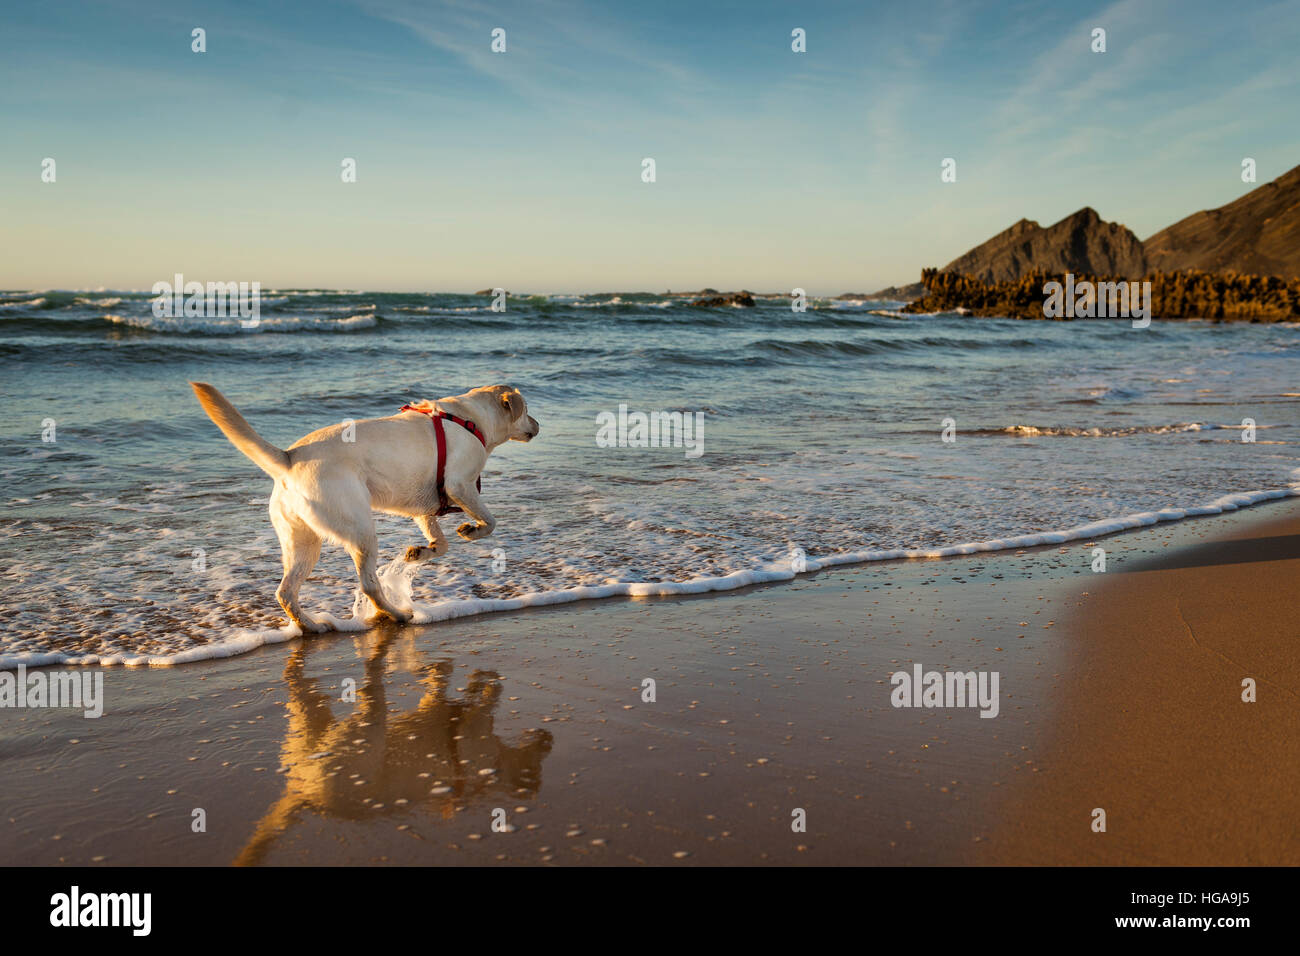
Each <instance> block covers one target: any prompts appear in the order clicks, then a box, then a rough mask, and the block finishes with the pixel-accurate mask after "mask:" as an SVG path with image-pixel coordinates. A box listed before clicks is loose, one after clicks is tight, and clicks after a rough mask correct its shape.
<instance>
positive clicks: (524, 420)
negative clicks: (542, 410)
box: [487, 385, 542, 441]
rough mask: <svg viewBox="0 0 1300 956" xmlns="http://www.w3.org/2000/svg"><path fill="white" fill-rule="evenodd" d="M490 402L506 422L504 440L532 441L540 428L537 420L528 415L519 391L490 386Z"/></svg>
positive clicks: (510, 387) (511, 387) (525, 403)
mask: <svg viewBox="0 0 1300 956" xmlns="http://www.w3.org/2000/svg"><path fill="white" fill-rule="evenodd" d="M487 390H488V391H489V392H491V393H492V400H493V402H494V403H495V405H496V407H497V408H498V409H500V410H501V416H502V418H504V419H505V421H506V422H507V426H506V438H508V439H509V440H510V441H532V440H533V439H534V438H535V437H537V433H538V432H539V431H541V430H542V426H541V425H539V424H537V419H535V418H533V416H532V415H529V414H528V403H527V402H525V401H524V396H523V395H521V394H520V393H519V389H517V388H514V387H513V386H510V385H490V386H488V389H487Z"/></svg>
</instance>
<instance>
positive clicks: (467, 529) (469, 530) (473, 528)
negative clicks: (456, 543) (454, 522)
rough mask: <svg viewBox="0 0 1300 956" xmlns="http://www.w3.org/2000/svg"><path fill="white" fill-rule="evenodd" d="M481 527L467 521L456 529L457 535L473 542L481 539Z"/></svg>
mask: <svg viewBox="0 0 1300 956" xmlns="http://www.w3.org/2000/svg"><path fill="white" fill-rule="evenodd" d="M480 527H481V525H478V524H475V523H474V522H473V521H466V522H465V523H464V524H463V525H461V526H460V527H459V528H457V529H456V533H457V534H458V535H460V536H461V537H462V538H464V539H465V540H466V541H473V540H475V539H477V538H478V537H479V534H478V530H479V528H480Z"/></svg>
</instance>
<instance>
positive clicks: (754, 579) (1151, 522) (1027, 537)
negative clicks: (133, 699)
mask: <svg viewBox="0 0 1300 956" xmlns="http://www.w3.org/2000/svg"><path fill="white" fill-rule="evenodd" d="M1210 427H1211V428H1217V427H1218V426H1210ZM1293 479H1294V480H1293V482H1292V484H1291V485H1289V486H1288V487H1286V488H1270V489H1259V490H1256V491H1243V492H1230V493H1228V494H1224V495H1220V496H1219V497H1218V498H1215V499H1214V500H1212V501H1210V502H1209V503H1208V504H1204V505H1193V506H1191V507H1187V508H1165V509H1162V510H1160V511H1144V512H1137V513H1135V514H1130V515H1125V516H1123V517H1119V518H1102V519H1098V520H1095V521H1091V522H1088V523H1085V524H1081V525H1075V526H1073V527H1070V528H1066V529H1064V530H1062V531H1032V532H1026V533H1023V534H1017V535H1012V536H1009V537H1004V538H993V539H989V540H986V541H975V542H967V543H964V544H954V545H942V546H939V547H934V548H915V549H903V548H900V549H893V550H873V549H865V550H861V551H842V552H837V553H834V554H829V555H826V556H824V557H821V558H811V557H808V558H805V564H806V569H805V570H802V571H794V570H793V569H792V568H791V566H790V563H789V562H783V563H779V564H768V565H764V566H761V567H758V568H747V569H744V570H740V571H733V572H731V573H730V574H726V575H722V576H719V577H710V578H694V579H691V580H688V581H662V582H655V581H651V582H620V583H617V584H605V585H587V586H580V587H576V588H566V589H560V590H553V591H539V592H530V593H527V594H522V595H519V596H517V597H512V598H477V599H475V600H473V601H449V602H444V603H441V604H415V603H412V602H410V601H409V583H406V584H405V588H404V589H405V592H406V595H407V599H406V600H404V601H399V603H406V604H409V606H410V607H411V609H412V610H413V611H414V612H415V617H414V619H413V621H412V625H413V626H424V625H429V624H438V623H443V622H446V621H451V620H457V619H461V618H478V617H485V616H491V615H497V614H501V613H507V612H511V611H518V610H524V609H527V608H533V607H550V606H559V605H565V604H575V603H584V602H589V601H604V600H608V599H610V598H619V597H621V598H642V597H670V596H685V595H692V594H695V595H702V594H716V593H721V592H729V591H743V590H745V589H748V588H751V587H755V586H758V585H766V584H780V583H786V582H791V581H795V580H797V579H799V578H800V577H802V576H804V575H809V574H816V573H817V572H820V571H824V570H827V569H829V568H835V567H845V566H848V567H852V566H856V565H863V564H875V563H878V562H880V563H887V564H888V563H894V562H900V561H901V562H911V561H928V560H933V559H936V558H950V557H960V556H967V555H972V554H985V553H996V552H999V551H1014V550H1020V549H1030V548H1039V547H1048V546H1051V545H1060V544H1068V543H1070V542H1072V541H1079V540H1081V539H1084V538H1087V539H1092V538H1104V537H1110V536H1112V535H1116V534H1121V533H1124V532H1127V531H1134V530H1139V529H1142V528H1148V527H1152V526H1155V525H1159V524H1170V523H1177V522H1181V521H1186V520H1187V519H1189V518H1200V517H1210V516H1214V515H1220V514H1231V513H1234V512H1236V511H1239V510H1241V509H1244V508H1251V507H1254V506H1256V505H1260V504H1266V503H1268V502H1270V501H1278V500H1284V499H1286V498H1290V497H1296V496H1300V468H1298V469H1296V470H1295V472H1293ZM402 571H403V566H402V564H401V563H400V561H394V562H392V563H390V564H389V565H388V566H386V567H384V568H382V569H381V570H380V578H381V580H382V581H386V580H387V575H388V574H389V573H390V572H391V573H394V574H395V575H396V576H397V577H399V578H400V577H401V575H402ZM399 590H400V589H399ZM317 613H318V614H319V615H322V616H325V617H328V618H329V619H330V620H331V621H332V622H333V624H334V630H333V631H331V632H327V633H328V634H330V635H339V634H347V633H360V632H364V631H366V630H369V629H370V627H371V625H369V624H368V623H367V622H364V621H358V620H356V619H355V618H340V617H337V616H336V615H334V614H331V613H329V612H326V611H318V612H317ZM302 637H303V633H302V631H301V630H300V629H299V628H298V627H297V626H296V625H294V624H291V623H290V624H286V625H284V626H282V627H279V628H270V629H266V630H262V631H248V630H243V631H240V632H238V633H236V634H235V635H234V636H232V637H228V638H224V639H222V640H218V641H214V642H212V643H211V644H204V645H200V646H198V647H194V648H188V649H186V650H184V651H180V652H178V653H175V654H167V655H148V654H140V655H137V656H133V657H132V656H127V655H126V654H122V653H119V654H113V655H110V656H109V657H108V658H107V659H105V658H103V657H101V656H100V655H98V654H85V655H73V654H65V653H62V652H59V651H48V652H46V651H20V652H17V653H15V654H8V655H0V671H5V670H12V669H16V668H18V667H19V666H22V667H24V668H25V669H27V670H32V669H35V668H41V667H93V666H100V667H119V666H120V667H125V668H137V667H163V668H170V667H175V666H178V665H185V664H193V663H198V662H202V661H209V660H228V659H230V658H234V657H239V656H242V655H244V654H248V653H251V652H252V651H255V650H257V649H258V648H261V647H266V646H273V645H276V644H283V643H287V642H289V641H294V640H298V639H300V638H302Z"/></svg>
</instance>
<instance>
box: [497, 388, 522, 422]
mask: <svg viewBox="0 0 1300 956" xmlns="http://www.w3.org/2000/svg"><path fill="white" fill-rule="evenodd" d="M501 388H502V389H503V391H502V392H501V405H502V407H504V408H505V410H506V414H507V415H509V416H510V421H512V422H513V421H515V420H517V419H518V418H519V416H520V415H522V414H523V413H524V397H523V396H522V395H520V394H519V389H517V388H511V387H510V386H508V385H503V386H501Z"/></svg>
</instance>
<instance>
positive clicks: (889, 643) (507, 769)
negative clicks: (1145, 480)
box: [0, 501, 1300, 865]
mask: <svg viewBox="0 0 1300 956" xmlns="http://www.w3.org/2000/svg"><path fill="white" fill-rule="evenodd" d="M1288 529H1289V530H1288ZM1297 529H1300V502H1295V501H1286V502H1282V503H1277V504H1269V505H1263V506H1260V507H1257V508H1253V509H1249V510H1248V511H1245V512H1242V513H1238V514H1234V515H1224V516H1219V517H1213V518H1203V519H1195V520H1191V521H1184V522H1178V523H1176V524H1172V525H1166V526H1156V527H1154V528H1150V529H1146V530H1143V531H1139V532H1130V533H1127V534H1122V535H1117V536H1112V537H1108V538H1101V539H1098V541H1097V542H1083V541H1080V542H1072V543H1070V544H1069V545H1065V546H1061V547H1047V548H1038V549H1032V550H1029V551H1023V552H1000V553H994V554H985V555H978V556H973V557H960V558H947V559H936V560H926V561H909V562H891V563H882V564H871V565H860V566H856V567H846V568H839V569H835V570H833V571H828V572H824V573H819V574H817V575H813V576H808V577H803V578H800V579H799V580H798V581H796V582H793V583H790V584H784V585H773V586H768V587H757V588H749V589H746V590H744V591H736V592H731V593H725V594H719V595H704V596H700V597H675V598H652V599H637V600H610V601H600V602H590V603H584V604H577V605H565V606H560V607H551V608H537V609H532V610H529V611H523V612H518V613H512V614H500V615H493V616H488V617H482V618H471V619H463V620H459V621H452V622H447V623H443V624H437V625H431V626H427V627H408V628H396V627H388V628H383V629H376V630H374V631H371V632H369V633H367V634H365V635H359V636H354V635H325V636H321V637H314V638H311V639H308V640H302V641H297V642H293V643H291V644H287V645H277V646H272V647H265V648H262V649H260V650H258V651H255V652H253V653H251V654H248V655H245V656H243V657H240V658H236V659H232V660H225V661H213V662H206V663H199V664H192V665H184V666H180V667H176V668H171V669H157V670H124V669H109V670H107V671H106V673H105V684H104V686H105V695H106V703H105V713H104V716H103V717H102V718H100V719H98V720H88V719H84V718H83V717H81V716H80V713H78V712H72V711H60V710H48V709H46V710H39V711H36V710H32V711H14V710H5V711H0V779H2V780H4V784H3V790H4V796H5V814H4V818H3V820H2V821H0V823H2V827H0V861H2V862H5V863H14V864H57V863H79V864H80V863H103V864H105V865H115V864H116V865H126V864H134V863H162V864H178V865H185V864H216V865H224V864H229V863H233V862H238V863H244V864H267V865H273V864H292V863H307V864H369V863H397V864H434V865H452V864H494V863H498V862H502V863H509V864H517V863H547V864H552V865H562V864H575V863H599V864H641V863H649V864H665V865H674V864H676V865H682V864H685V865H689V864H746V863H783V864H789V863H807V864H949V863H954V864H955V863H969V862H977V863H983V862H991V863H1003V862H1008V863H1019V862H1031V861H1032V862H1097V863H1105V862H1163V863H1191V862H1264V861H1270V862H1292V863H1294V862H1297V861H1300V856H1298V855H1297V852H1296V842H1295V841H1296V834H1295V827H1294V826H1292V827H1291V829H1290V831H1289V834H1290V835H1289V840H1288V839H1287V837H1286V819H1287V818H1288V817H1289V818H1290V819H1292V820H1294V819H1295V814H1294V813H1293V812H1292V813H1288V807H1292V808H1293V807H1294V796H1293V794H1294V792H1295V787H1294V783H1295V779H1294V778H1295V774H1296V768H1297V767H1300V761H1297V760H1296V759H1295V758H1296V744H1295V740H1296V739H1297V738H1296V735H1295V732H1294V731H1295V730H1296V729H1297V728H1296V726H1295V722H1296V715H1297V713H1300V711H1297V708H1296V706H1295V705H1296V698H1295V691H1294V689H1293V688H1294V687H1295V686H1296V685H1295V678H1296V677H1298V676H1300V675H1298V674H1297V673H1296V670H1297V645H1296V637H1295V635H1296V621H1297V616H1296V615H1295V613H1294V612H1293V611H1292V609H1291V608H1290V606H1289V604H1290V602H1291V597H1290V595H1291V594H1292V593H1293V591H1294V582H1295V579H1296V573H1297V570H1298V569H1300V548H1297V547H1296V545H1295V542H1296V541H1300V536H1297V535H1296V530H1297ZM1220 539H1223V540H1222V543H1220V544H1208V542H1212V541H1216V540H1220ZM1243 542H1244V543H1243ZM1261 542H1262V543H1261ZM1098 545H1100V546H1102V547H1105V548H1106V550H1107V552H1108V570H1107V572H1106V573H1105V574H1096V573H1093V572H1092V570H1091V563H1092V560H1093V559H1092V549H1093V547H1094V546H1098ZM1261 549H1264V551H1261ZM1261 553H1266V554H1267V555H1271V556H1272V558H1271V559H1267V558H1261V557H1259V555H1260V554H1261ZM453 559H454V555H453ZM1161 561H1164V562H1166V563H1168V562H1173V565H1176V566H1170V567H1167V568H1162V567H1161V565H1160V562H1161ZM1288 575H1289V578H1288ZM1288 581H1289V586H1283V583H1284V582H1288ZM269 599H270V592H269V590H268V600H269ZM1178 611H1181V614H1179V613H1177V612H1178ZM1171 613H1172V614H1173V616H1172V617H1170V614H1171ZM1184 620H1185V621H1186V622H1188V623H1187V626H1186V627H1184V625H1183V623H1182V621H1184ZM1175 624H1176V625H1177V627H1176V628H1175V626H1174V625H1175ZM1188 628H1190V629H1191V634H1192V635H1193V637H1189V636H1188ZM1288 629H1289V630H1288ZM1288 635H1289V636H1288ZM1193 638H1194V639H1193ZM916 662H919V663H920V664H922V665H923V667H924V669H925V670H930V669H937V670H943V669H947V668H952V669H958V670H972V669H974V670H988V671H997V672H998V673H999V675H1000V685H999V686H1000V692H1001V693H1000V713H999V715H998V717H997V718H995V719H984V718H981V717H980V716H979V712H978V710H976V709H971V708H966V709H902V708H895V707H893V706H891V703H890V694H891V691H892V689H893V688H892V687H891V684H890V675H891V674H892V673H894V672H895V671H898V670H906V671H910V670H911V668H912V666H913V664H914V663H916ZM1234 662H1235V663H1234ZM1243 674H1244V675H1247V676H1250V675H1254V676H1256V677H1257V678H1258V679H1259V686H1260V691H1259V697H1260V700H1259V702H1258V703H1256V704H1253V705H1246V704H1241V703H1240V702H1239V694H1240V691H1239V689H1237V690H1235V691H1234V686H1236V685H1239V682H1240V677H1241V676H1242V675H1243ZM647 678H649V679H652V680H653V681H654V682H655V684H654V692H655V694H654V697H655V699H654V701H653V702H651V701H647V700H645V699H643V694H644V693H645V685H644V682H645V680H646V679H647ZM1230 684H1231V685H1233V686H1229V685H1230ZM350 686H354V687H355V700H352V699H345V695H346V694H347V691H348V688H349V687H350ZM1106 695H1110V696H1109V697H1107V696H1106ZM1288 695H1289V696H1288ZM1107 701H1108V702H1109V703H1107ZM1099 791H1100V792H1099ZM1189 800H1191V801H1192V802H1193V803H1194V807H1193V809H1191V810H1188V801H1189ZM1082 805H1086V806H1083V808H1082V810H1080V807H1081V806H1082ZM1094 806H1104V807H1106V808H1107V811H1108V814H1109V827H1108V832H1107V833H1106V834H1093V833H1092V832H1091V830H1090V829H1089V823H1090V817H1089V814H1090V812H1091V810H1092V808H1093V807H1094ZM196 809H201V810H202V811H203V815H204V817H205V820H206V829H205V830H204V832H195V830H194V828H193V823H192V821H193V820H194V819H195V813H194V811H195V810H196ZM799 811H802V816H803V817H805V818H806V829H805V830H804V831H802V832H798V831H796V830H795V829H794V828H793V827H792V822H793V821H795V820H796V819H797V818H798V817H799V816H801V814H800V813H799ZM1080 813H1082V818H1081V819H1080V816H1079V815H1080ZM1211 820H1214V821H1217V822H1216V824H1215V827H1216V828H1215V829H1213V831H1212V832H1207V831H1205V829H1204V827H1205V825H1206V824H1207V822H1208V821H1211ZM494 823H496V824H497V828H494ZM502 825H504V827H505V832H499V828H500V827H501V826H502ZM1103 841H1104V842H1103ZM1219 854H1222V855H1225V857H1226V858H1219V856H1218V855H1219Z"/></svg>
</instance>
